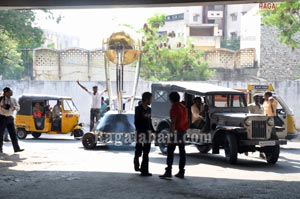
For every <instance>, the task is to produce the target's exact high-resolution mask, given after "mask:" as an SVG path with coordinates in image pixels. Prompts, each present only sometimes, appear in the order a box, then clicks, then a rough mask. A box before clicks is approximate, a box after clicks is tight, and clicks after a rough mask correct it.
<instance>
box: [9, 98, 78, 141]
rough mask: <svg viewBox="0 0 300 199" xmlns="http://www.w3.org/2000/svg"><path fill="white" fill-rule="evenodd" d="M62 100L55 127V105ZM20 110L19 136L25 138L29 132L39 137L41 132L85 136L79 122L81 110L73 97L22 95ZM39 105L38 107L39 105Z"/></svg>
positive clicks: (17, 122) (17, 124) (17, 117)
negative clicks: (55, 126) (53, 118)
mask: <svg viewBox="0 0 300 199" xmlns="http://www.w3.org/2000/svg"><path fill="white" fill-rule="evenodd" d="M58 101H60V102H61V112H60V113H59V117H60V118H59V120H58V123H57V125H58V126H59V127H60V129H59V128H54V125H53V124H54V121H52V117H51V116H52V114H53V110H52V109H53V106H55V104H57V102H58ZM19 104H20V110H19V111H18V113H17V115H16V119H15V123H16V128H17V136H18V138H19V139H25V138H26V137H27V135H28V134H31V135H32V136H33V137H34V138H39V137H40V136H41V134H43V133H47V134H68V133H71V135H74V137H75V138H79V137H82V136H83V133H84V132H83V130H82V124H79V123H78V121H79V117H80V115H79V112H78V110H77V108H76V106H75V104H74V102H73V101H72V98H71V97H62V96H52V95H22V96H21V97H20V98H19ZM37 105H38V107H37ZM36 110H38V111H36Z"/></svg>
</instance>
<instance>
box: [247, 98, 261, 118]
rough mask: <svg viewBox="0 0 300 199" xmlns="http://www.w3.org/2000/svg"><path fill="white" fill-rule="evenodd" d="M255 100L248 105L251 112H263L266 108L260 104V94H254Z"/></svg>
mask: <svg viewBox="0 0 300 199" xmlns="http://www.w3.org/2000/svg"><path fill="white" fill-rule="evenodd" d="M253 100H254V102H253V103H251V104H249V105H248V111H249V113H255V114H263V113H264V110H263V107H262V105H261V104H260V96H259V95H254V96H253Z"/></svg>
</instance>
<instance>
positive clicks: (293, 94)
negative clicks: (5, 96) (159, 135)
mask: <svg viewBox="0 0 300 199" xmlns="http://www.w3.org/2000/svg"><path fill="white" fill-rule="evenodd" d="M208 83H211V84H215V85H220V86H224V87H228V88H241V89H246V88H247V85H248V84H249V83H252V84H269V83H272V84H273V86H274V87H275V90H276V92H277V93H278V94H279V95H280V96H281V97H282V98H283V99H284V100H285V102H286V103H287V105H288V106H289V107H290V108H291V109H292V110H293V111H294V113H295V119H296V126H297V128H298V129H299V128H300V105H299V99H300V81H281V82H263V81H253V82H243V81H240V82H236V81H208ZM82 84H84V85H85V86H86V87H87V88H91V87H92V86H93V85H98V87H99V90H102V89H104V88H105V82H103V81H102V82H82ZM132 85H133V82H124V89H125V92H126V93H125V94H124V95H129V96H130V95H131V92H132ZM5 86H9V87H11V88H12V89H13V91H14V96H15V97H18V96H20V95H22V94H24V93H31V94H51V95H64V96H71V97H73V100H74V102H75V104H76V106H77V108H78V109H79V112H80V114H81V119H80V121H81V122H84V123H86V124H88V122H89V109H90V103H91V98H90V96H89V95H88V94H87V93H86V92H85V91H84V90H82V89H81V88H80V87H79V86H78V85H77V84H76V82H74V81H0V88H1V90H2V88H4V87H5ZM150 86H151V82H145V81H140V83H139V86H138V91H137V96H141V94H142V93H143V92H145V91H150ZM112 87H113V88H112V89H113V90H115V83H114V82H112ZM105 97H106V96H105Z"/></svg>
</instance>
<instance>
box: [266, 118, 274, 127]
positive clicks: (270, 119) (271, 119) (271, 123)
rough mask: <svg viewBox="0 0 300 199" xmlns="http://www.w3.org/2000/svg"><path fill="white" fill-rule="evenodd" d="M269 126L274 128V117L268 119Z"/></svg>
mask: <svg viewBox="0 0 300 199" xmlns="http://www.w3.org/2000/svg"><path fill="white" fill-rule="evenodd" d="M267 124H268V125H269V126H274V119H273V118H272V117H270V118H268V120H267Z"/></svg>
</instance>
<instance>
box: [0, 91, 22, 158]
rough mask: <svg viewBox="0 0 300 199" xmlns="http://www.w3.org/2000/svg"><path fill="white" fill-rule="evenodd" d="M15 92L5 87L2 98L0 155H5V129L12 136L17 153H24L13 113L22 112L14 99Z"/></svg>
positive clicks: (0, 101)
mask: <svg viewBox="0 0 300 199" xmlns="http://www.w3.org/2000/svg"><path fill="white" fill-rule="evenodd" d="M12 95H13V92H12V90H11V89H10V88H8V87H5V88H4V89H3V96H1V98H0V153H3V151H2V146H3V133H4V129H5V128H7V130H8V133H9V135H10V139H11V142H12V145H13V147H14V151H15V152H21V151H24V149H20V146H19V144H18V139H17V135H16V129H15V123H14V117H13V113H14V111H18V110H20V106H19V104H18V102H17V100H16V99H15V98H12V97H11V96H12Z"/></svg>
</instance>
